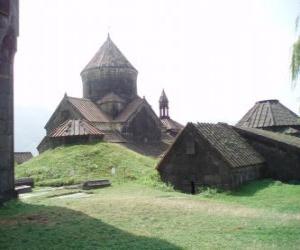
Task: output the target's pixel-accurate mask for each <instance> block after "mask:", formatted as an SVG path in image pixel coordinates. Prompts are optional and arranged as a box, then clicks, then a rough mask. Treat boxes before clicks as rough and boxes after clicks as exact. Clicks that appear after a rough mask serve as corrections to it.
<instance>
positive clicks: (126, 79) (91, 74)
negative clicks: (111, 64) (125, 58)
mask: <svg viewBox="0 0 300 250" xmlns="http://www.w3.org/2000/svg"><path fill="white" fill-rule="evenodd" d="M81 77H82V83H83V97H84V98H87V99H91V100H92V101H98V100H99V99H101V98H102V97H104V96H105V95H107V94H109V93H111V92H113V93H115V94H116V95H118V96H120V97H121V98H123V99H124V100H126V101H127V102H128V101H129V100H132V99H133V98H134V97H136V96H137V84H136V81H137V72H136V71H134V70H132V69H128V68H115V69H114V68H103V69H99V68H97V69H90V70H86V71H83V72H82V73H81Z"/></svg>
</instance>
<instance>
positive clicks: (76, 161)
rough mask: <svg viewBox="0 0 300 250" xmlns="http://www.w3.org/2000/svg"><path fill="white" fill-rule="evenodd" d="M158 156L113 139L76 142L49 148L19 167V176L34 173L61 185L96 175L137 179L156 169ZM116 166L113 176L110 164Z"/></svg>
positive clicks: (44, 182)
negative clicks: (108, 141) (119, 143)
mask: <svg viewBox="0 0 300 250" xmlns="http://www.w3.org/2000/svg"><path fill="white" fill-rule="evenodd" d="M155 164H156V160H155V159H153V158H150V157H145V156H142V155H140V154H137V153H135V152H133V151H131V150H128V149H127V148H125V147H122V146H120V145H118V144H112V143H98V144H91V145H74V146H66V147H59V148H56V149H54V150H49V151H46V152H44V153H43V154H41V155H39V156H38V157H35V158H34V159H32V160H30V161H28V162H26V163H24V164H22V165H19V166H17V167H16V177H17V178H19V177H33V178H34V179H35V182H36V184H37V185H43V186H47V185H53V186H60V185H62V184H76V183H80V182H82V181H84V180H89V179H95V178H109V179H111V180H113V181H122V182H123V181H124V180H135V179H137V178H139V177H141V176H147V175H149V174H151V173H153V168H154V166H155ZM112 166H114V167H116V168H117V171H116V175H115V176H114V177H113V176H111V167H112Z"/></svg>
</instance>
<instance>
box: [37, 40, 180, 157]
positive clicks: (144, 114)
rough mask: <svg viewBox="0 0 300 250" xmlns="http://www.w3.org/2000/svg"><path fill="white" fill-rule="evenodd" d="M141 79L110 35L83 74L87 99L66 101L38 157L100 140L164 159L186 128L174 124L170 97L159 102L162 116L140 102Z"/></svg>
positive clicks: (54, 117) (55, 115) (50, 124)
mask: <svg viewBox="0 0 300 250" xmlns="http://www.w3.org/2000/svg"><path fill="white" fill-rule="evenodd" d="M137 75H138V71H137V70H136V69H135V68H134V66H133V65H132V64H131V63H130V62H129V61H128V60H127V59H126V57H125V56H124V55H123V54H122V52H121V51H120V50H119V49H118V47H117V46H116V45H115V44H114V42H113V41H112V40H111V38H110V36H109V35H108V37H107V40H106V41H105V42H104V44H103V45H102V46H101V47H100V49H99V50H98V52H97V53H96V54H95V55H94V57H93V58H92V59H91V61H90V62H89V63H88V64H87V65H86V67H85V68H84V69H83V70H82V72H81V78H82V83H83V98H76V97H70V96H67V95H65V96H64V98H63V99H62V101H61V102H60V104H59V105H58V107H57V108H56V110H55V111H54V113H53V115H52V116H51V117H50V119H49V121H48V122H47V124H46V126H45V129H46V133H47V135H46V136H45V138H44V139H43V140H42V142H41V143H40V144H39V145H38V147H37V148H38V151H39V152H40V153H41V152H43V151H45V150H47V149H48V148H54V147H56V146H58V145H61V144H68V143H76V142H78V143H79V142H80V143H84V142H88V141H95V136H96V140H97V139H99V140H100V138H101V139H103V140H104V141H109V142H117V143H125V144H126V146H127V145H128V146H130V147H131V148H132V149H137V151H140V152H144V149H147V150H146V151H151V152H148V153H149V154H150V155H151V154H153V155H159V154H160V153H162V152H163V151H164V150H165V149H166V148H167V147H168V145H169V143H170V142H172V141H173V140H174V136H175V135H176V134H177V133H178V132H179V131H180V130H181V129H182V128H183V126H182V125H180V124H179V123H178V122H176V121H174V120H172V119H171V118H170V116H169V101H168V98H167V96H166V94H165V92H164V91H163V92H162V95H161V97H160V99H159V108H160V116H157V115H156V113H155V112H154V111H153V109H152V107H151V105H150V104H149V103H148V102H147V100H146V99H145V98H141V97H140V96H138V94H137ZM66 124H70V125H67V126H66ZM91 127H92V128H93V129H91ZM61 128H64V130H63V131H62V129H61ZM87 128H88V129H87ZM59 131H62V132H61V133H60V132H59ZM91 131H92V132H91ZM57 138H59V139H57ZM77 139H78V140H77ZM151 146H152V148H151ZM153 149H155V152H152V151H153Z"/></svg>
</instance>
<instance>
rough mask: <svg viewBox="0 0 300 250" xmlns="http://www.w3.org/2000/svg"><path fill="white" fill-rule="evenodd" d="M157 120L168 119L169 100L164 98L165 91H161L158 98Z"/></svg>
mask: <svg viewBox="0 0 300 250" xmlns="http://www.w3.org/2000/svg"><path fill="white" fill-rule="evenodd" d="M159 118H160V119H163V118H170V117H169V100H168V98H167V96H166V93H165V90H163V91H162V93H161V96H160V98H159Z"/></svg>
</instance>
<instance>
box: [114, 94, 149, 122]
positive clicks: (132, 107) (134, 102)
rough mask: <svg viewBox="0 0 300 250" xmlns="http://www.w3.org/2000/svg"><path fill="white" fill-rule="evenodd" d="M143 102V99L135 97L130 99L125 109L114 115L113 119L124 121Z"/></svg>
mask: <svg viewBox="0 0 300 250" xmlns="http://www.w3.org/2000/svg"><path fill="white" fill-rule="evenodd" d="M144 102H145V100H144V99H142V98H140V97H136V98H135V99H134V100H132V101H131V102H130V103H129V104H128V105H127V106H126V107H125V109H124V110H123V111H122V112H121V113H120V114H119V115H118V116H117V117H116V119H115V121H117V122H126V121H128V119H129V118H130V117H131V115H132V114H134V113H135V112H136V111H137V110H138V108H139V107H140V106H141V105H142V104H143V103H144Z"/></svg>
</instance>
